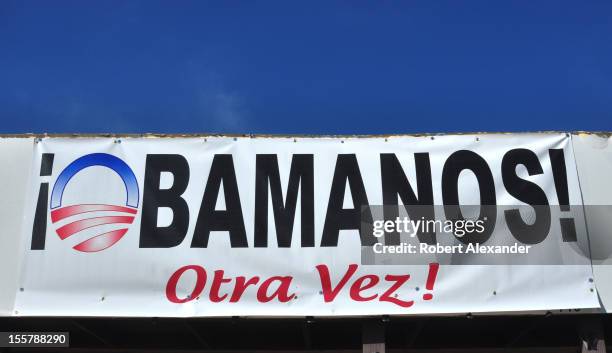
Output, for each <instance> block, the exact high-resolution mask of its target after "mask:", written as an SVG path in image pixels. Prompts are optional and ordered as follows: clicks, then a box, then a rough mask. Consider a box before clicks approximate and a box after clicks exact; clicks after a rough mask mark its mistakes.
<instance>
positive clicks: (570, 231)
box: [548, 149, 577, 242]
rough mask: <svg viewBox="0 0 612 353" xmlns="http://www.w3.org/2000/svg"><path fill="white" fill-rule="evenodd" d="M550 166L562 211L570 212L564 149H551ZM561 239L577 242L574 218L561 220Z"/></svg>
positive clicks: (549, 152)
mask: <svg viewBox="0 0 612 353" xmlns="http://www.w3.org/2000/svg"><path fill="white" fill-rule="evenodd" d="M548 155H549V156H550V164H551V167H552V171H553V179H554V181H555V190H556V191H557V199H558V200H559V206H560V209H561V211H564V212H568V211H569V210H570V205H569V188H568V186H567V169H566V168H565V154H564V153H563V150H562V149H549V150H548ZM559 222H560V223H561V237H562V239H563V241H565V242H568V241H577V237H576V225H575V223H574V219H573V218H560V219H559Z"/></svg>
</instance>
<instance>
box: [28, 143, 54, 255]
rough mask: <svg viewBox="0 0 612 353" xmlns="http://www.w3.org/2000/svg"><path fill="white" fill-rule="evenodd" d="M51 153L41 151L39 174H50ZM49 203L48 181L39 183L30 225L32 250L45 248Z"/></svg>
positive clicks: (43, 175) (51, 165) (52, 155)
mask: <svg viewBox="0 0 612 353" xmlns="http://www.w3.org/2000/svg"><path fill="white" fill-rule="evenodd" d="M53 157H54V154H53V153H43V155H42V159H41V162H40V176H41V177H46V176H50V175H51V172H52V170H53ZM48 205H49V183H40V190H39V191H38V202H37V203H36V211H35V213H34V224H33V225H32V244H31V246H30V249H32V250H44V249H45V236H46V235H47V207H48Z"/></svg>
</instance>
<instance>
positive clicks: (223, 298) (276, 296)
mask: <svg viewBox="0 0 612 353" xmlns="http://www.w3.org/2000/svg"><path fill="white" fill-rule="evenodd" d="M358 267H359V266H358V265H357V264H350V265H349V266H348V269H347V270H346V271H345V273H344V274H343V276H342V278H341V279H340V280H339V281H338V282H336V283H332V279H331V274H330V271H329V268H328V267H327V265H324V264H321V265H317V266H316V270H317V272H318V274H319V280H320V284H321V291H320V292H319V294H321V295H322V296H323V300H324V302H325V303H329V302H333V301H334V300H335V299H336V298H337V297H338V295H339V294H340V293H341V292H343V291H345V292H346V290H348V295H349V298H350V299H351V300H353V301H356V302H368V301H374V300H378V301H380V302H388V303H391V304H394V305H398V306H401V307H403V308H409V307H411V306H412V305H414V300H406V299H405V298H400V295H399V293H398V290H399V289H400V288H402V287H404V286H405V284H406V283H407V282H408V281H409V280H410V275H409V274H395V275H394V274H387V275H385V276H384V277H383V278H381V277H380V276H378V275H374V274H365V275H362V276H356V275H355V274H356V272H357V270H358ZM438 267H439V265H438V264H436V263H433V264H430V265H429V276H428V278H427V284H426V285H425V288H426V289H428V290H430V291H431V290H433V286H434V282H435V279H436V276H437V272H438ZM187 271H193V272H195V275H196V280H195V284H194V285H193V287H192V289H191V293H189V294H188V295H181V297H179V293H178V288H177V287H178V282H179V280H180V279H181V277H182V276H183V275H184V274H185V273H187ZM207 278H208V273H207V272H206V270H205V269H204V267H202V266H199V265H187V266H183V267H181V268H179V269H178V270H176V272H174V273H173V274H172V276H170V279H169V280H168V283H167V284H166V298H167V299H168V300H169V301H170V302H172V303H176V304H183V303H187V302H191V301H193V300H199V299H200V298H201V295H202V294H203V293H204V289H205V286H206V281H207ZM292 282H293V277H292V276H272V277H269V278H260V277H259V276H253V277H250V278H247V277H245V276H237V277H235V278H227V277H225V272H224V271H223V270H216V271H214V274H213V278H212V282H211V284H210V289H209V290H208V300H209V301H210V302H211V303H220V302H229V303H236V302H239V301H241V300H242V299H243V295H244V294H245V293H246V292H247V291H249V290H250V291H251V292H250V294H249V295H248V296H249V297H251V296H252V294H253V292H254V294H255V298H256V300H257V302H259V303H268V302H272V301H278V302H281V303H286V302H289V301H290V300H294V299H297V294H296V293H294V292H292V290H291V284H292ZM250 287H253V288H250ZM432 298H433V294H431V293H425V294H423V300H431V299H432Z"/></svg>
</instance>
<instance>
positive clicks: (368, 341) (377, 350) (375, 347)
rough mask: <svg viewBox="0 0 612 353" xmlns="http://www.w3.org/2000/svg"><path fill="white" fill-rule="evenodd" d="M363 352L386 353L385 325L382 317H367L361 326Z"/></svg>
mask: <svg viewBox="0 0 612 353" xmlns="http://www.w3.org/2000/svg"><path fill="white" fill-rule="evenodd" d="M361 341H362V344H363V353H385V325H384V323H383V322H382V321H381V320H380V319H366V321H364V322H363V325H362V327H361Z"/></svg>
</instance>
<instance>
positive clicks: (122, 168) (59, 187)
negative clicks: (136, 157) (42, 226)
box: [51, 153, 138, 209]
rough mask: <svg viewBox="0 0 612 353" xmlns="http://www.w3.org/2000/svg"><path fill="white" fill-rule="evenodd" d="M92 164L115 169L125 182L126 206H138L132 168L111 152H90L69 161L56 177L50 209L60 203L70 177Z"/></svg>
mask: <svg viewBox="0 0 612 353" xmlns="http://www.w3.org/2000/svg"><path fill="white" fill-rule="evenodd" d="M93 166H102V167H107V168H109V169H112V170H113V171H115V173H117V174H118V175H119V176H120V177H121V179H122V180H123V183H124V184H125V191H126V193H127V201H126V206H130V207H134V208H138V182H137V181H136V176H135V175H134V172H132V169H131V168H130V167H129V166H128V165H127V164H126V163H125V162H124V161H122V160H121V159H119V158H117V157H115V156H113V155H111V154H108V153H92V154H88V155H85V156H83V157H81V158H79V159H77V160H75V161H74V162H72V163H70V164H69V165H68V166H67V167H66V168H65V169H64V170H63V171H62V173H61V174H60V175H59V176H58V177H57V181H56V182H55V185H54V186H53V191H52V192H51V208H52V209H53V208H57V207H60V206H61V205H62V195H63V194H64V189H66V185H67V184H68V182H69V181H70V179H72V177H73V176H74V175H75V174H77V173H78V172H80V171H81V170H83V169H85V168H88V167H93Z"/></svg>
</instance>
